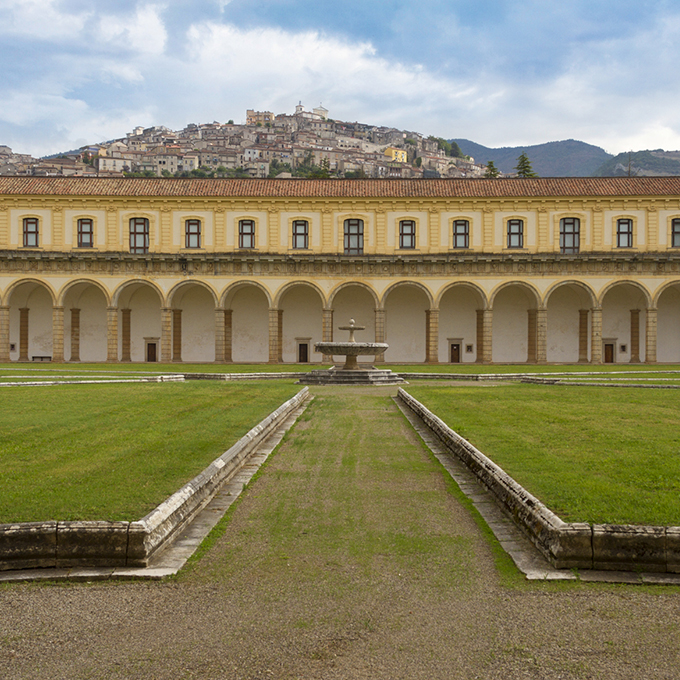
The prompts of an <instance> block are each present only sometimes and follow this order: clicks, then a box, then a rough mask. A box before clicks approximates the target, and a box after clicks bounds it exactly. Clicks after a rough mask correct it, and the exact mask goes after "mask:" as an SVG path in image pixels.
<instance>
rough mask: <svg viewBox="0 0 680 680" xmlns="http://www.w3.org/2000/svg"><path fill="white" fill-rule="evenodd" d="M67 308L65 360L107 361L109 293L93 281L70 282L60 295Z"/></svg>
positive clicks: (65, 318) (78, 280) (65, 311)
mask: <svg viewBox="0 0 680 680" xmlns="http://www.w3.org/2000/svg"><path fill="white" fill-rule="evenodd" d="M60 304H61V305H62V306H63V307H64V359H65V360H66V361H106V359H107V358H108V355H107V337H108V319H107V307H110V306H111V296H110V294H109V292H108V290H107V289H106V288H105V287H104V286H103V285H102V284H101V283H100V282H99V281H95V280H93V279H76V280H74V281H70V282H69V283H68V284H67V285H65V286H64V287H63V289H62V290H61V292H60Z"/></svg>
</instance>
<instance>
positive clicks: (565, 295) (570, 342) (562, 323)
mask: <svg viewBox="0 0 680 680" xmlns="http://www.w3.org/2000/svg"><path fill="white" fill-rule="evenodd" d="M592 306H593V300H592V297H591V296H590V295H589V294H588V291H586V290H585V289H584V288H583V287H582V286H579V285H576V284H573V283H565V284H563V285H560V286H558V287H557V288H555V289H554V290H553V291H552V292H551V293H550V297H549V298H548V304H547V309H548V329H547V341H546V358H547V360H548V362H549V363H577V362H579V361H580V362H585V361H588V357H589V356H590V326H591V319H590V317H591V313H590V310H591V308H592Z"/></svg>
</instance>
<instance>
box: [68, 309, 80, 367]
mask: <svg viewBox="0 0 680 680" xmlns="http://www.w3.org/2000/svg"><path fill="white" fill-rule="evenodd" d="M69 361H80V310H79V309H75V308H74V309H71V358H70V359H69Z"/></svg>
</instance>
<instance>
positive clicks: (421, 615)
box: [0, 388, 680, 680]
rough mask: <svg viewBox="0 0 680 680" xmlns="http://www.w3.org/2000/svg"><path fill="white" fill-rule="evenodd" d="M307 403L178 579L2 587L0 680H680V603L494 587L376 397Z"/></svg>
mask: <svg viewBox="0 0 680 680" xmlns="http://www.w3.org/2000/svg"><path fill="white" fill-rule="evenodd" d="M314 392H315V394H316V395H317V398H316V400H315V401H314V402H313V403H312V405H311V406H310V408H309V409H308V411H307V412H306V413H305V415H304V416H303V419H302V421H301V422H299V423H298V425H297V426H296V427H295V428H294V430H293V431H291V433H290V434H289V436H288V437H287V438H286V440H284V442H283V444H282V446H281V447H280V449H279V450H278V452H277V453H275V454H274V455H273V456H272V457H271V458H270V460H269V462H268V464H267V466H266V468H265V470H264V474H262V475H261V476H260V477H259V479H257V480H256V481H255V482H254V483H253V484H252V485H251V486H250V487H249V489H248V490H247V491H246V492H245V493H244V494H243V496H242V499H241V501H240V502H239V503H238V504H237V506H236V507H235V512H233V514H232V515H231V519H230V520H229V522H228V523H227V524H226V529H225V531H224V534H223V535H222V536H221V537H220V538H219V539H218V540H217V541H216V543H215V545H214V546H213V548H212V549H211V550H210V551H209V552H208V553H207V554H206V555H205V556H204V557H203V558H202V559H201V560H200V561H198V562H196V563H195V564H194V566H193V567H192V568H190V569H189V570H187V571H186V572H184V573H182V574H181V575H180V576H179V577H178V578H177V579H175V580H174V581H171V582H165V583H107V584H93V585H88V584H73V585H67V586H49V585H47V586H46V585H44V584H42V585H9V586H3V587H1V588H0V678H2V680H14V679H19V678H21V679H22V680H23V679H26V680H28V679H34V678H39V679H42V678H50V679H51V680H58V679H61V678H64V679H66V678H69V679H73V680H80V679H84V678H93V679H97V680H99V679H109V678H111V679H113V678H115V679H136V678H140V679H141V678H144V679H168V680H170V679H172V680H175V679H181V678H201V679H203V678H205V679H210V680H212V679H215V680H216V679H222V678H225V679H227V678H228V679H230V680H231V679H232V678H233V679H241V678H243V679H245V678H248V679H250V678H286V679H293V678H304V679H305V680H306V679H317V678H318V679H320V680H321V679H324V680H326V679H328V680H331V679H336V678H338V679H340V678H343V679H345V678H359V679H364V678H365V679H366V680H368V679H371V680H375V679H383V678H384V679H392V678H423V679H428V680H432V679H438V678H442V679H453V678H465V679H471V678H483V679H490V680H492V679H496V678H499V679H501V678H502V679H503V680H512V679H514V678H545V679H546V680H548V679H549V680H554V679H557V678H563V679H571V678H593V679H595V678H597V679H598V680H599V679H601V678H616V679H617V680H619V679H627V678H630V679H631V680H632V679H633V678H634V679H635V680H640V679H655V678H667V679H671V678H673V679H676V678H678V677H680V630H679V628H680V589H678V588H675V589H672V588H644V587H639V586H606V585H599V584H571V583H569V584H555V583H553V584H542V583H527V582H524V581H523V580H522V579H521V578H520V577H517V576H513V575H510V576H509V577H506V576H503V575H502V574H503V573H504V572H502V571H498V570H497V568H496V566H495V564H494V556H493V551H492V548H491V546H490V544H489V542H488V541H487V539H486V538H484V537H483V536H482V534H481V532H480V530H479V528H478V527H477V525H476V523H475V521H474V520H473V518H472V516H471V514H470V512H469V511H468V510H467V509H466V508H465V507H464V506H463V505H462V504H461V502H460V501H459V500H458V496H457V495H454V494H451V493H450V491H449V490H448V484H449V482H448V481H447V479H446V477H445V476H444V475H443V474H442V472H441V469H440V468H439V467H438V464H437V463H436V462H435V461H434V460H433V459H432V457H431V456H430V454H429V453H428V452H427V451H426V450H425V449H424V448H423V446H422V445H421V444H420V442H419V440H418V439H417V437H416V436H415V434H414V433H413V431H412V430H411V429H410V426H408V424H407V423H406V421H405V420H404V418H403V417H402V416H401V414H400V413H399V412H398V411H397V409H396V407H395V405H394V404H393V403H392V402H391V400H390V399H389V398H388V397H386V396H384V395H385V394H386V392H385V390H377V389H371V388H363V389H361V390H354V391H353V390H343V392H341V393H338V392H333V391H332V390H328V389H324V388H319V389H315V390H314ZM360 397H361V398H360Z"/></svg>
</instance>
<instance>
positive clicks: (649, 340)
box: [645, 307, 657, 364]
mask: <svg viewBox="0 0 680 680" xmlns="http://www.w3.org/2000/svg"><path fill="white" fill-rule="evenodd" d="M645 321H646V323H645V363H647V364H655V363H656V331H657V310H656V308H655V307H648V308H647V313H646V314H645Z"/></svg>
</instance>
